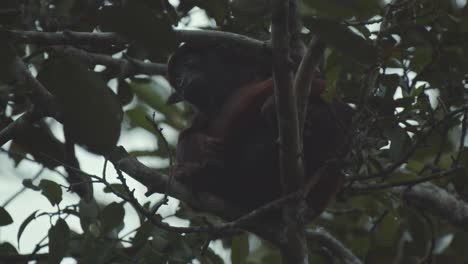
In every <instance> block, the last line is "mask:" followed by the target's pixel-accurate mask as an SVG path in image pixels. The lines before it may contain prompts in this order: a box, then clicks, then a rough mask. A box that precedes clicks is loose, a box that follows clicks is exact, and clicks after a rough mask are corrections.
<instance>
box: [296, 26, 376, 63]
mask: <svg viewBox="0 0 468 264" xmlns="http://www.w3.org/2000/svg"><path fill="white" fill-rule="evenodd" d="M304 21H305V24H306V26H308V28H309V29H310V30H311V31H312V32H313V33H314V34H318V35H319V36H320V37H321V39H322V40H323V41H324V42H325V43H326V44H328V45H330V46H331V47H333V48H335V49H337V50H338V51H339V52H341V53H342V54H343V55H346V56H348V57H350V58H352V59H354V60H356V61H357V62H359V63H362V64H364V65H373V64H375V63H376V62H377V51H376V49H375V47H374V46H372V45H371V44H370V42H369V41H367V40H365V39H364V38H362V37H361V36H359V35H358V34H356V33H354V32H353V31H351V30H350V29H349V28H348V27H346V26H345V25H343V24H340V23H339V22H337V21H334V20H330V19H325V18H313V17H306V18H305V19H304Z"/></svg>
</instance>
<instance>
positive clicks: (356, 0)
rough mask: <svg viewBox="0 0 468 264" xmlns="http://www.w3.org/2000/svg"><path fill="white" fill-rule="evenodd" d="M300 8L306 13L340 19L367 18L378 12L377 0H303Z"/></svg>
mask: <svg viewBox="0 0 468 264" xmlns="http://www.w3.org/2000/svg"><path fill="white" fill-rule="evenodd" d="M303 4H304V5H305V6H304V7H303V8H301V10H304V11H303V12H305V13H306V14H310V15H312V14H313V15H320V16H327V17H334V18H341V19H346V18H348V19H350V18H355V19H356V18H357V19H368V18H369V17H370V16H373V15H375V14H377V13H378V12H379V5H378V1H375V0H353V1H340V0H304V1H303Z"/></svg>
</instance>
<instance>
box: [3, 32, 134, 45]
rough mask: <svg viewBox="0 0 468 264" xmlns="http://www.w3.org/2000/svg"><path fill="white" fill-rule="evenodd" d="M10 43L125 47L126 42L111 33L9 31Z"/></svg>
mask: <svg viewBox="0 0 468 264" xmlns="http://www.w3.org/2000/svg"><path fill="white" fill-rule="evenodd" d="M7 34H9V35H10V37H11V38H12V41H13V42H15V43H18V44H36V45H78V46H80V45H90V46H101V47H102V46H112V45H125V44H127V43H128V41H127V40H126V39H125V38H123V37H121V36H119V35H118V34H117V33H113V32H76V31H62V32H43V31H21V30H9V31H7Z"/></svg>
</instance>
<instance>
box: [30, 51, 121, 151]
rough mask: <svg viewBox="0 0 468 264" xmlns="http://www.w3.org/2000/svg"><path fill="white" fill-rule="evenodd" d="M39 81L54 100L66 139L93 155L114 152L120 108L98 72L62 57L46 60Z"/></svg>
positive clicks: (119, 121)
mask: <svg viewBox="0 0 468 264" xmlns="http://www.w3.org/2000/svg"><path fill="white" fill-rule="evenodd" d="M38 79H39V81H41V82H42V83H43V84H44V85H45V86H46V87H47V88H48V89H49V90H50V91H51V92H52V93H53V94H54V95H55V96H56V97H57V101H58V104H59V107H60V110H61V113H62V115H63V124H64V129H65V136H66V137H67V136H69V137H70V139H71V140H73V141H74V142H76V143H78V144H81V145H84V146H85V147H87V149H88V150H90V151H92V152H94V153H96V154H101V155H106V154H107V153H108V152H109V151H111V150H112V149H114V147H115V145H116V142H117V140H118V138H119V136H120V123H121V121H122V117H123V113H122V106H121V105H120V103H119V101H118V99H117V96H116V95H115V94H114V93H113V92H112V91H111V90H110V89H109V87H107V84H106V83H105V82H104V81H103V80H102V79H101V78H100V76H99V75H98V74H97V73H95V72H93V71H90V70H89V69H88V68H87V66H86V65H84V64H82V63H81V62H80V61H77V60H75V59H74V58H71V57H67V56H62V57H55V58H51V59H49V60H48V61H47V62H46V63H45V65H43V67H42V71H41V72H40V73H39V75H38Z"/></svg>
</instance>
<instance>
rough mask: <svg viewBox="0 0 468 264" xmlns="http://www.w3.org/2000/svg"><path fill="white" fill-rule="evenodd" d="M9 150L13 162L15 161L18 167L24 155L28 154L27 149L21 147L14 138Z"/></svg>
mask: <svg viewBox="0 0 468 264" xmlns="http://www.w3.org/2000/svg"><path fill="white" fill-rule="evenodd" d="M8 151H9V153H10V154H8V155H9V156H10V158H11V159H13V162H14V163H15V167H18V165H19V164H20V162H21V161H22V160H23V157H24V156H26V154H27V151H26V150H25V149H24V148H23V147H21V145H20V144H18V143H16V142H15V141H14V140H13V141H12V142H11V144H10V147H9V148H8Z"/></svg>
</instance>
